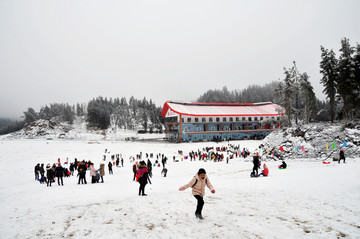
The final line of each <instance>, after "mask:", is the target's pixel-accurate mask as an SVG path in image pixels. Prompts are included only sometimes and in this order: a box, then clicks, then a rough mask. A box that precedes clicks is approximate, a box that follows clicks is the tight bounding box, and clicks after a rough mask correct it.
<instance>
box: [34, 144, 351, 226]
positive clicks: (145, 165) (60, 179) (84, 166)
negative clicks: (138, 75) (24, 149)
mask: <svg viewBox="0 0 360 239" xmlns="http://www.w3.org/2000/svg"><path fill="white" fill-rule="evenodd" d="M105 153H109V152H107V150H105ZM250 155H251V154H250V153H249V150H248V149H245V148H244V149H243V150H240V145H232V144H228V146H227V147H225V146H223V147H215V148H214V147H206V148H203V149H202V150H200V149H197V150H191V151H190V152H189V153H188V155H184V152H183V151H182V150H178V155H177V156H175V155H174V156H173V161H174V162H179V160H178V158H181V161H183V160H184V159H185V160H186V159H190V161H195V160H199V161H208V160H209V161H213V162H221V161H223V160H224V159H225V158H226V163H229V159H233V158H237V157H243V158H247V157H249V156H250ZM129 159H130V163H132V164H133V166H132V170H133V181H136V182H138V183H139V190H138V195H139V196H147V194H146V193H145V187H146V185H147V184H148V183H150V184H151V178H152V177H153V167H161V166H162V170H161V176H163V177H166V176H167V173H168V169H167V168H166V165H167V161H168V157H167V156H166V155H164V154H162V153H158V154H153V153H144V154H143V153H142V152H140V153H139V154H136V160H135V157H133V156H130V157H129ZM106 160H107V155H106V154H105V155H104V156H103V160H102V161H101V162H100V164H99V167H98V168H96V167H95V165H94V163H93V162H91V161H85V160H83V161H78V160H77V159H76V158H75V160H74V162H70V164H69V162H68V159H66V162H65V163H64V164H65V165H66V166H67V165H69V169H68V168H67V167H63V166H62V164H61V162H60V159H58V162H57V163H54V164H52V165H51V164H47V165H46V168H45V166H44V164H40V163H38V164H37V165H36V166H35V170H34V172H35V180H38V181H39V182H40V183H41V184H45V183H46V185H47V186H49V187H51V186H52V183H54V182H55V181H57V183H58V185H59V186H64V177H72V176H75V172H76V171H77V174H76V176H77V177H78V184H87V180H86V173H87V172H89V175H90V179H91V183H92V184H94V183H104V176H105V165H106V164H105V161H106ZM340 160H343V161H344V162H345V154H344V150H343V149H341V151H340V155H339V163H340ZM152 161H153V162H154V163H152ZM251 162H252V164H253V167H252V171H251V174H250V176H251V177H260V176H263V177H267V176H269V168H268V167H267V165H266V163H263V164H262V163H261V155H259V153H258V152H257V151H255V152H254V153H253V154H252V161H251ZM120 164H121V165H120ZM107 166H108V171H109V175H113V167H114V166H117V167H124V160H123V157H122V155H121V154H116V155H111V161H109V162H108V163H107ZM278 167H279V169H286V168H287V164H286V162H285V160H282V163H281V165H279V166H278ZM261 168H262V170H261ZM259 169H260V170H261V172H259ZM205 186H207V187H208V188H209V189H210V191H211V193H215V189H214V187H213V186H212V184H211V183H210V180H209V178H208V176H207V175H206V171H205V169H203V168H200V169H199V170H198V172H197V174H196V175H195V176H194V177H193V178H192V179H191V180H190V182H189V183H187V184H185V185H184V186H182V187H180V188H179V191H183V190H185V189H187V188H189V187H191V188H192V194H193V195H194V197H195V198H196V200H197V206H196V211H195V216H196V217H197V218H199V219H202V218H203V217H202V208H203V206H204V200H203V197H204V195H205Z"/></svg>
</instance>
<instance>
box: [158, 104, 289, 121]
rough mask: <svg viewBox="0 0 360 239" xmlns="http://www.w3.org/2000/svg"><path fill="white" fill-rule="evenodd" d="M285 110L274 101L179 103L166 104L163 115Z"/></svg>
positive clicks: (268, 113) (264, 113)
mask: <svg viewBox="0 0 360 239" xmlns="http://www.w3.org/2000/svg"><path fill="white" fill-rule="evenodd" d="M280 112H285V111H284V109H283V108H282V107H280V106H279V105H276V104H274V103H272V102H263V103H178V102H171V101H168V102H166V103H165V104H164V106H163V110H162V113H161V115H162V116H163V117H169V116H173V115H174V113H175V114H181V115H189V116H277V115H281V114H283V113H280Z"/></svg>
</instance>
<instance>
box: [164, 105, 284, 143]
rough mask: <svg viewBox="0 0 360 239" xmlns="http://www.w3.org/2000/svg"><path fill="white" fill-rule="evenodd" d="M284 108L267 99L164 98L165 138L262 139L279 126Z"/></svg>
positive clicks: (174, 139)
mask: <svg viewBox="0 0 360 239" xmlns="http://www.w3.org/2000/svg"><path fill="white" fill-rule="evenodd" d="M283 114H284V109H283V108H282V107H280V106H278V105H276V104H273V103H271V102H264V103H246V104H241V103H179V102H171V101H168V102H165V104H164V106H163V109H162V113H161V115H162V117H164V118H165V133H166V139H167V140H169V141H172V142H196V141H222V140H238V139H261V138H264V137H265V136H266V135H268V134H269V133H270V132H271V131H273V130H274V129H276V128H278V127H280V117H281V116H282V115H283Z"/></svg>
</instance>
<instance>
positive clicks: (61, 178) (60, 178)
mask: <svg viewBox="0 0 360 239" xmlns="http://www.w3.org/2000/svg"><path fill="white" fill-rule="evenodd" d="M57 179H58V184H59V186H60V180H61V185H64V183H63V177H57Z"/></svg>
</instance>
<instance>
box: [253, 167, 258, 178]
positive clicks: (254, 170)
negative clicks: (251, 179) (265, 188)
mask: <svg viewBox="0 0 360 239" xmlns="http://www.w3.org/2000/svg"><path fill="white" fill-rule="evenodd" d="M258 168H259V166H255V165H254V167H253V173H254V175H255V177H257V176H258V175H259V172H258ZM255 172H256V173H255Z"/></svg>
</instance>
